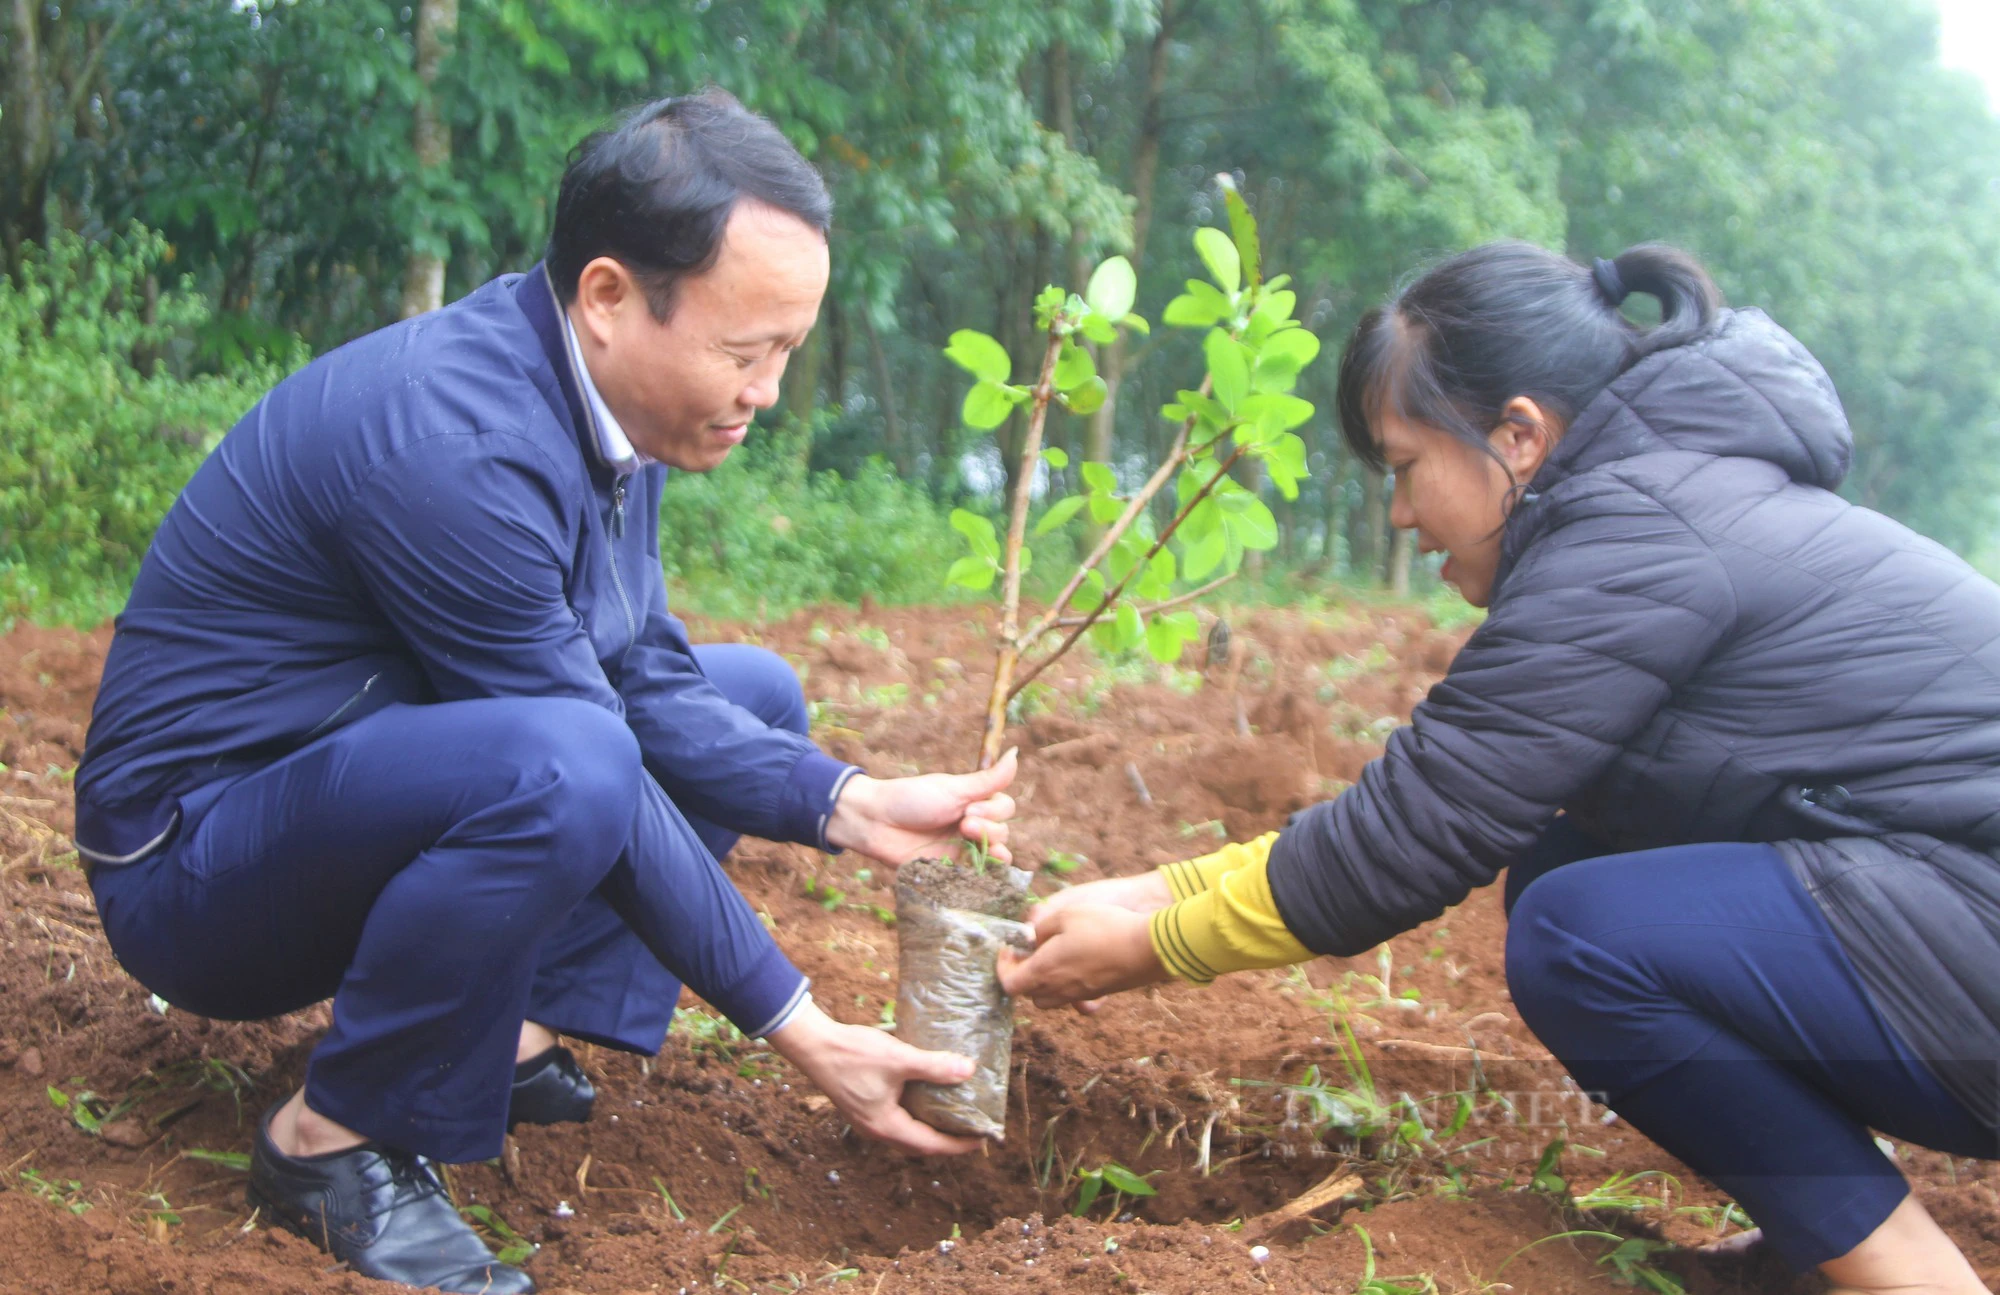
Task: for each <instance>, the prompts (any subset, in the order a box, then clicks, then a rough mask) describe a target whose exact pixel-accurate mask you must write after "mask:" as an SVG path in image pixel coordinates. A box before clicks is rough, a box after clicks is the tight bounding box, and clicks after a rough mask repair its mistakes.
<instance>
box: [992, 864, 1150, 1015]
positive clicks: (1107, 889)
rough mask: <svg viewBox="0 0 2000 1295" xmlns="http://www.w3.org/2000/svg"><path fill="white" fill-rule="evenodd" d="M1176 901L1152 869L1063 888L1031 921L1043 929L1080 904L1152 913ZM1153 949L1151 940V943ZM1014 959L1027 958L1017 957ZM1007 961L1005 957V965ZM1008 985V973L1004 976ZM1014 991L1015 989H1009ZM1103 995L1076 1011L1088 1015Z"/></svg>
mask: <svg viewBox="0 0 2000 1295" xmlns="http://www.w3.org/2000/svg"><path fill="white" fill-rule="evenodd" d="M1173 902H1174V893H1173V891H1171V890H1169V889H1168V888H1167V879H1166V877H1164V876H1163V875H1161V873H1160V871H1159V870H1158V869H1156V868H1155V869H1149V870H1147V871H1145V872H1142V873H1139V874H1137V875H1136V876H1131V877H1106V878H1104V879H1103V880H1101V881H1086V882H1084V883H1083V884H1082V885H1080V886H1071V887H1069V888H1068V889H1067V890H1059V891H1057V892H1056V893H1055V894H1053V895H1051V896H1049V897H1048V898H1047V899H1045V900H1043V901H1042V902H1041V903H1039V904H1037V905H1035V909H1034V912H1033V914H1032V915H1031V916H1030V918H1029V920H1030V921H1031V922H1034V923H1035V924H1036V930H1037V932H1039V931H1040V930H1041V929H1042V927H1043V925H1044V924H1049V923H1052V921H1053V915H1054V914H1056V913H1060V912H1063V911H1064V910H1066V909H1071V908H1077V907H1086V908H1088V907H1099V908H1122V909H1124V910H1126V911H1127V912H1132V913H1144V914H1147V915H1151V914H1153V913H1156V912H1158V911H1159V910H1160V909H1163V908H1165V907H1166V906H1167V905H1168V904H1171V903H1173ZM1148 947H1149V948H1150V947H1151V945H1150V943H1149V944H1148ZM1014 961H1016V962H1019V961H1025V959H1019V958H1016V959H1015V960H1014ZM1007 965H1008V964H1007V962H1006V961H1005V959H1004V957H1003V961H1002V962H1001V966H1002V968H1003V969H1004V968H1005V967H1006V966H1007ZM1001 983H1002V986H1003V987H1005V983H1006V982H1005V976H1004V974H1003V976H1002V982H1001ZM1007 992H1009V993H1013V992H1014V991H1013V990H1012V989H1008V991H1007ZM1103 1002H1104V1000H1103V999H1101V998H1086V999H1083V1000H1082V1001H1080V1002H1078V1003H1077V1004H1076V1010H1077V1011H1079V1012H1082V1013H1084V1014H1085V1015H1086V1016H1088V1015H1090V1014H1091V1013H1093V1012H1095V1011H1096V1010H1097V1009H1098V1008H1099V1007H1101V1006H1102V1005H1103Z"/></svg>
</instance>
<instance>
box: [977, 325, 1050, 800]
mask: <svg viewBox="0 0 2000 1295" xmlns="http://www.w3.org/2000/svg"><path fill="white" fill-rule="evenodd" d="M1062 347H1063V330H1062V328H1061V321H1060V320H1059V319H1058V320H1055V321H1052V322H1051V323H1050V325H1049V345H1048V349H1047V350H1046V351H1044V352H1043V353H1042V372H1041V376H1040V378H1039V379H1037V381H1036V382H1035V392H1034V397H1033V401H1034V403H1033V405H1032V407H1031V410H1030V412H1029V415H1028V430H1027V432H1026V434H1025V435H1023V436H1022V438H1021V470H1020V472H1019V473H1018V474H1017V475H1016V476H1015V478H1014V499H1013V505H1014V506H1013V513H1012V515H1011V516H1010V517H1009V518H1008V520H1007V547H1006V548H1005V549H1004V550H1003V551H1002V555H1001V577H1000V578H1001V586H1000V652H999V654H998V657H997V659H996V660H995V662H994V669H993V692H992V695H991V696H989V697H988V698H987V702H986V731H985V733H984V735H983V736H982V737H981V738H980V742H979V767H980V768H982V769H988V768H991V767H992V765H993V762H994V761H995V760H998V759H999V758H1000V743H1001V742H1002V741H1003V740H1005V738H1006V736H1007V702H1008V700H1009V699H1010V698H1011V697H1013V695H1014V694H1013V693H1012V692H1010V691H1008V686H1009V684H1010V683H1011V682H1012V680H1013V676H1014V666H1015V663H1016V662H1018V661H1019V660H1020V659H1021V541H1022V539H1023V538H1024V537H1025V536H1026V535H1027V531H1028V493H1029V487H1030V486H1031V485H1032V484H1033V482H1034V479H1035V465H1036V464H1037V463H1038V462H1039V461H1040V460H1041V454H1042V426H1043V424H1044V423H1046V422H1047V421H1048V416H1049V401H1050V399H1051V398H1052V397H1053V396H1054V395H1055V382H1054V377H1055V368H1056V359H1057V357H1058V356H1059V355H1061V353H1062Z"/></svg>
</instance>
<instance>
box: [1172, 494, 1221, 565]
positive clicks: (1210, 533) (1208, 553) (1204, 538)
mask: <svg viewBox="0 0 2000 1295" xmlns="http://www.w3.org/2000/svg"><path fill="white" fill-rule="evenodd" d="M1207 509H1208V503H1207V501H1203V504H1202V507H1201V508H1200V509H1197V510H1196V512H1197V514H1199V513H1200V512H1203V511H1207ZM1193 520H1194V518H1193V517H1192V516H1191V517H1189V518H1188V522H1191V521H1193ZM1187 526H1188V523H1187V522H1183V523H1181V529H1182V530H1183V531H1185V530H1186V529H1187ZM1228 552H1229V536H1228V534H1227V533H1226V532H1225V531H1224V530H1223V528H1222V527H1220V526H1211V527H1209V528H1208V529H1207V531H1206V532H1204V533H1203V534H1201V535H1199V536H1197V537H1195V538H1194V539H1191V540H1189V541H1188V542H1187V543H1186V544H1185V545H1183V546H1182V549H1181V575H1182V576H1184V577H1186V578H1187V579H1189V580H1200V579H1202V578H1204V577H1205V576H1207V575H1208V574H1209V573H1210V572H1211V571H1213V570H1215V569H1216V568H1217V567H1219V566H1221V565H1222V559H1223V558H1224V557H1225V556H1227V554H1228Z"/></svg>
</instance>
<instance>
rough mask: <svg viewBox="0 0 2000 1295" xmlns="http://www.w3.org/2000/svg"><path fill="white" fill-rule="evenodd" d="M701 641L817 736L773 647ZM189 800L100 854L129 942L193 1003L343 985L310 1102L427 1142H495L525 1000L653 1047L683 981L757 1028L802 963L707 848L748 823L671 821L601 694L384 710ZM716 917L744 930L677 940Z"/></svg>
mask: <svg viewBox="0 0 2000 1295" xmlns="http://www.w3.org/2000/svg"><path fill="white" fill-rule="evenodd" d="M695 655H696V658H697V659H698V661H699V662H700V664H701V666H702V669H703V672H704V673H705V674H707V675H708V677H709V678H710V679H711V680H712V681H713V682H714V683H715V684H716V685H717V686H718V687H720V688H721V690H722V691H723V692H724V693H725V694H726V695H727V696H729V698H730V700H732V701H734V702H736V703H737V704H738V705H740V706H743V707H744V708H745V709H748V710H750V711H752V712H753V713H755V714H757V715H758V716H759V717H760V718H762V719H763V720H764V721H765V722H766V723H769V724H772V725H774V726H782V727H785V728H789V729H792V730H793V731H795V732H800V733H803V732H805V730H806V708H805V699H804V697H803V695H802V694H801V692H800V689H799V682H798V677H797V676H796V675H795V674H794V673H793V672H792V670H791V668H790V666H788V665H787V664H786V663H785V662H784V660H783V659H782V658H780V657H778V656H776V655H774V654H772V653H770V652H766V651H764V650H763V649H761V648H754V647H743V646H737V645H725V646H720V647H698V648H696V649H695ZM183 813H184V823H183V827H182V829H181V831H180V833H179V835H178V836H177V837H176V838H175V839H174V840H173V841H172V842H171V843H170V844H169V845H168V846H167V847H166V848H165V849H163V850H161V851H160V852H159V853H158V854H156V855H154V856H153V857H151V858H149V859H147V860H144V861H142V862H140V863H137V864H133V865H130V866H128V867H122V868H103V867H100V868H98V869H97V870H96V873H95V877H94V879H93V882H94V889H95V891H96V894H97V902H98V909H99V912H100V913H101V915H102V917H103V919H104V927H105V933H106V935H107V936H108V937H109V939H110V941H111V946H112V949H113V951H114V952H116V953H117V955H118V958H119V961H120V962H121V963H123V964H124V966H125V968H126V969H127V970H128V971H130V972H131V973H132V974H133V975H134V976H135V977H137V978H138V980H139V981H140V982H141V983H142V984H144V985H146V986H147V987H148V988H150V989H152V990H153V991H154V992H155V993H157V994H159V995H161V996H162V997H164V998H165V999H166V1000H167V1001H169V1002H170V1003H173V1004H174V1005H175V1006H177V1007H181V1008H184V1009H186V1010H188V1011H191V1012H196V1013H199V1014H201V1015H205V1016H213V1017H220V1018H225V1019H232V1020H253V1019H259V1018H263V1017H268V1016H276V1015H279V1014H281V1013H284V1012H289V1011H294V1010H296V1009H298V1008H301V1007H305V1006H307V1005H309V1004H311V1003H315V1002H319V1001H321V1000H323V999H326V998H329V997H330V998H333V999H334V1005H333V1022H332V1026H331V1027H330V1028H329V1029H328V1031H327V1034H326V1037H325V1038H324V1039H323V1040H322V1041H321V1043H320V1044H319V1046H318V1047H317V1048H316V1049H315V1050H314V1052H313V1055H312V1059H311V1061H310V1063H309V1066H308V1070H307V1075H306V1100H307V1102H308V1103H309V1104H310V1105H311V1106H312V1107H313V1109H314V1110H316V1111H319V1112H320V1113H321V1114H323V1115H326V1116H327V1117H329V1118H331V1119H333V1120H336V1121H338V1122H339V1123H341V1124H344V1125H347V1126H348V1127H349V1128H352V1129H355V1130H357V1131H359V1132H362V1133H365V1134H367V1135H368V1136H370V1137H372V1138H375V1139H378V1140H380V1141H382V1142H385V1143H387V1144H389V1145H391V1146H396V1147H400V1148H403V1149H406V1150H409V1151H415V1152H418V1153H421V1154H424V1155H428V1156H432V1157H435V1158H436V1159H439V1160H444V1161H467V1160H480V1159H486V1158H488V1157H491V1156H494V1155H498V1154H499V1152H500V1147H501V1139H502V1133H503V1130H504V1126H505V1121H506V1111H507V1099H508V1088H509V1084H510V1082H511V1080H512V1076H513V1064H514V1052H515V1045H516V1041H517V1039H518V1036H519V1033H520V1028H521V1022H522V1021H523V1020H524V1019H525V1020H533V1021H537V1022H539V1023H541V1024H543V1025H546V1026H548V1027H549V1028H551V1029H554V1030H556V1031H558V1032H560V1033H563V1034H569V1035H573V1036H577V1037H581V1038H584V1039H589V1040H592V1041H595V1042H598V1043H604V1044H608V1045H610V1046H612V1047H617V1048H624V1049H629V1050H632V1051H635V1052H642V1053H651V1052H656V1051H658V1050H659V1047H660V1044H661V1042H662V1040H663V1039H664V1038H665V1035H666V1030H667V1026H668V1024H669V1023H670V1022H671V1020H672V1019H673V1012H674V1005H675V1002H676V1000H677V999H678V998H679V995H680V981H681V979H682V978H683V977H685V978H686V979H688V980H690V981H693V982H699V983H704V984H709V985H723V986H728V987H729V993H728V994H726V995H722V996H715V1005H716V1006H717V1007H718V1008H720V1009H721V1010H723V1011H724V1012H725V1013H726V1014H728V1015H729V1016H730V1018H731V1019H732V1020H735V1021H737V1022H738V1023H739V1024H746V1027H747V1025H748V1019H749V1018H756V1019H768V1017H769V1016H771V1015H774V1014H776V1013H777V1012H779V1011H781V1010H782V1008H783V1007H784V1006H785V1005H786V1003H788V1002H789V1001H791V1000H792V999H793V998H794V997H795V996H796V994H797V992H798V990H799V986H800V983H801V982H800V979H799V976H798V972H797V971H796V969H794V968H793V967H792V966H791V964H790V963H789V962H788V961H786V959H785V958H784V957H783V955H781V954H779V953H778V952H777V950H776V949H775V948H774V947H772V946H771V944H770V942H769V940H768V939H767V938H765V937H764V935H763V932H762V929H761V927H760V926H759V922H758V918H757V916H756V914H755V913H754V912H753V911H751V909H750V907H749V905H748V904H747V903H745V902H744V901H743V899H742V897H741V896H740V895H738V894H736V893H735V890H734V888H733V886H732V885H731V883H730V882H729V880H728V878H727V877H726V876H724V875H723V874H722V873H721V871H720V869H718V868H717V867H716V865H715V860H717V859H719V858H721V857H722V856H723V855H724V854H726V853H728V851H729V849H730V847H731V846H732V845H734V844H735V842H736V836H735V834H734V833H731V832H728V831H726V830H724V829H722V828H720V827H717V826H715V825H713V824H708V823H702V822H699V821H695V820H690V819H688V818H685V817H683V816H682V815H681V813H680V812H679V811H678V810H677V809H676V808H675V807H674V805H673V803H672V802H671V801H670V800H669V799H668V798H667V796H666V794H665V793H664V792H663V791H662V790H661V789H660V786H659V784H658V783H657V782H655V781H654V780H653V779H652V778H651V777H650V776H649V775H648V774H647V773H646V772H645V770H644V769H643V768H642V766H641V763H640V759H639V752H638V744H637V742H636V741H635V739H634V738H633V736H632V733H631V730H630V729H628V728H627V727H626V726H625V722H624V720H623V719H621V718H620V717H619V716H617V715H615V714H613V713H612V712H610V711H608V710H606V709H604V708H603V707H601V706H597V705H594V704H592V703H589V702H583V701H575V700H570V699H565V698H542V697H518V698H515V697H510V698H494V699H490V700H479V701H460V702H447V703H441V704H438V705H430V706H391V707H387V708H385V709H384V710H382V711H379V712H377V713H376V714H373V715H370V716H367V717H366V718H364V719H360V720H357V721H355V722H354V723H352V724H350V725H348V726H346V727H345V728H341V729H338V730H335V731H334V732H333V733H330V734H328V735H327V736H325V737H323V738H320V739H319V740H317V741H315V742H313V743H311V744H310V745H308V746H306V747H304V748H302V749H301V750H299V751H296V752H293V753H291V754H290V755H287V756H285V757H284V758H282V759H279V760H277V761H275V762H273V763H272V764H270V765H268V766H266V767H265V768H263V769H260V770H258V771H256V772H254V773H251V774H248V775H245V776H243V777H241V778H236V779H232V780H227V781H225V782H224V783H223V784H221V785H217V786H214V787H213V788H212V789H211V788H203V789H202V791H200V792H197V793H195V794H194V795H193V796H190V797H189V798H187V799H186V800H184V801H183ZM621 912H623V913H625V914H627V915H631V916H633V920H634V921H638V922H640V923H641V924H642V925H649V926H651V927H652V928H654V929H648V930H644V931H640V930H636V929H634V927H633V926H632V925H629V924H628V922H627V920H626V919H625V918H624V917H621V916H620V914H621ZM640 914H644V915H645V916H643V917H642V916H638V915H640ZM718 924H720V925H722V926H724V927H726V928H729V929H736V928H738V927H741V929H742V930H743V931H744V933H745V935H746V936H749V937H753V938H745V939H743V940H740V941H731V940H726V939H725V940H719V941H707V942H705V943H707V944H711V945H714V946H716V948H717V949H718V951H717V952H713V953H699V954H690V955H687V956H688V957H692V958H693V959H694V960H693V961H691V962H690V961H687V960H686V958H684V957H683V956H681V955H680V954H679V953H677V952H676V948H677V945H678V946H685V945H686V944H687V943H688V942H687V941H686V939H685V933H686V932H687V931H690V930H704V929H706V930H713V929H714V928H715V927H716V926H717V925H718ZM677 936H679V937H680V938H679V939H678V940H677V938H676V937H677ZM656 950H666V952H664V953H658V954H656V952H655V951H656ZM663 957H664V958H665V959H666V960H667V964H668V965H663V963H662V958H663ZM732 959H733V960H734V961H732ZM669 965H672V966H673V968H674V970H671V971H670V970H669V969H668V968H669ZM676 972H678V973H680V974H679V975H677V974H676ZM725 998H726V1000H727V1001H724V1000H725Z"/></svg>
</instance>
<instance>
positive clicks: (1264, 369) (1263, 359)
mask: <svg viewBox="0 0 2000 1295" xmlns="http://www.w3.org/2000/svg"><path fill="white" fill-rule="evenodd" d="M1318 354H1319V338H1317V337H1315V336H1313V335H1312V334H1311V333H1309V332H1307V331H1306V330H1305V329H1303V328H1287V329H1286V330H1284V331H1283V332H1281V333H1273V334H1272V335H1271V336H1270V337H1269V338H1267V339H1266V340H1265V342H1264V344H1263V345H1262V346H1260V347H1259V348H1258V349H1257V369H1256V374H1255V379H1256V384H1257V389H1258V390H1259V391H1290V390H1291V389H1292V384H1293V383H1295V382H1296V381H1297V380H1298V376H1299V371H1300V370H1301V369H1303V368H1305V367H1306V366H1307V365H1308V364H1311V363H1312V362H1313V359H1314V357H1316V356H1318Z"/></svg>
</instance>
